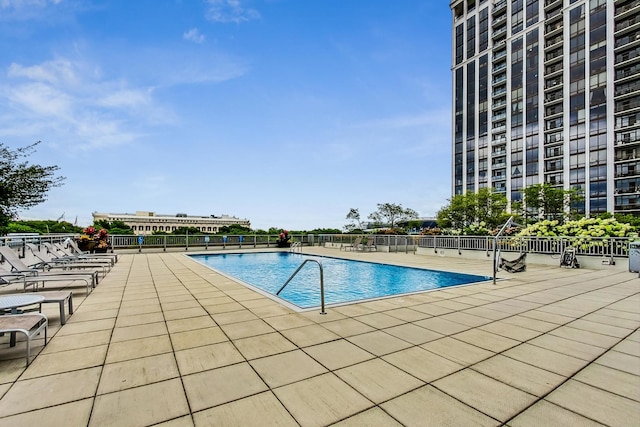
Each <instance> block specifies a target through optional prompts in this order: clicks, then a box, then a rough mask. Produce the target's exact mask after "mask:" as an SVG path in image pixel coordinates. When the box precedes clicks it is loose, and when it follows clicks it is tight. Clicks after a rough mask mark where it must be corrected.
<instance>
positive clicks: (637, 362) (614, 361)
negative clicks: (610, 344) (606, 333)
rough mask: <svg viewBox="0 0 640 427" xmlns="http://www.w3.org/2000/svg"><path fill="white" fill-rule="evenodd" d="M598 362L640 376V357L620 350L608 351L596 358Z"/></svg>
mask: <svg viewBox="0 0 640 427" xmlns="http://www.w3.org/2000/svg"><path fill="white" fill-rule="evenodd" d="M595 363H597V364H599V365H604V366H608V367H610V368H614V369H618V370H620V371H624V372H627V373H629V374H633V375H638V376H640V357H636V356H631V355H630V354H626V353H620V352H619V351H614V350H611V351H608V352H606V353H605V354H603V355H602V356H601V357H600V358H598V359H597V360H596V362H595Z"/></svg>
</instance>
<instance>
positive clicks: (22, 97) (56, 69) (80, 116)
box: [0, 58, 168, 149]
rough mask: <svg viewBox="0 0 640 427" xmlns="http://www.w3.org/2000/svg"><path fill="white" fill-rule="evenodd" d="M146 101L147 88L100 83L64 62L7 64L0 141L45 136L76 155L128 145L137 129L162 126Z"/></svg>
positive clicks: (1, 83) (0, 84)
mask: <svg viewBox="0 0 640 427" xmlns="http://www.w3.org/2000/svg"><path fill="white" fill-rule="evenodd" d="M151 95H152V89H150V88H135V87H133V88H132V87H129V86H128V84H127V83H126V82H123V81H112V80H108V79H103V78H101V73H100V72H97V73H96V72H95V69H94V68H93V67H88V66H87V64H83V63H81V62H74V61H71V60H69V59H66V58H58V59H55V60H52V61H45V62H43V63H40V64H35V65H29V66H26V65H22V64H17V63H12V64H11V65H10V66H9V67H8V69H7V72H6V78H5V79H2V78H0V101H1V100H2V99H5V100H6V101H7V102H4V103H3V102H0V105H2V104H6V105H7V106H8V108H7V109H5V110H3V111H0V113H1V114H0V129H2V130H0V135H16V134H22V135H25V136H33V137H35V138H40V136H41V135H42V134H47V135H49V136H50V137H51V138H55V137H56V136H57V137H59V138H60V139H61V140H62V141H64V143H65V144H67V145H70V146H73V148H78V149H90V148H94V147H100V146H110V145H114V144H126V143H131V142H133V141H135V140H136V139H137V138H138V137H139V136H140V135H141V134H142V132H141V131H140V130H139V129H140V128H141V127H142V125H141V124H144V123H148V122H152V121H154V120H155V121H163V120H160V119H158V116H162V115H163V111H162V109H160V108H158V107H157V106H155V105H153V99H152V96H151ZM154 118H155V119H154ZM164 121H168V117H165V118H164ZM29 132H31V133H29Z"/></svg>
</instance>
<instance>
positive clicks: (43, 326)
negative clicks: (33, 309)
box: [0, 313, 49, 366]
mask: <svg viewBox="0 0 640 427" xmlns="http://www.w3.org/2000/svg"><path fill="white" fill-rule="evenodd" d="M48 326H49V322H48V320H47V316H45V315H44V314H41V313H29V314H5V315H3V316H0V333H2V334H4V333H9V334H11V335H12V337H13V338H12V340H11V342H14V343H15V334H16V332H20V333H22V334H24V336H25V338H26V339H27V366H29V359H30V357H31V340H32V339H33V337H35V336H36V335H38V334H39V333H40V332H41V331H43V330H44V344H45V345H47V327H48Z"/></svg>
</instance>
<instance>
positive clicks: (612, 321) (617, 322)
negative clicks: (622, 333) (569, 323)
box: [583, 312, 640, 330]
mask: <svg viewBox="0 0 640 427" xmlns="http://www.w3.org/2000/svg"><path fill="white" fill-rule="evenodd" d="M583 319H584V320H588V321H591V322H597V323H601V324H604V325H611V326H619V327H621V328H625V329H630V330H634V329H636V328H637V327H639V326H640V321H638V320H629V319H622V318H620V317H614V316H607V315H604V314H599V312H597V313H592V314H589V315H587V316H584V317H583Z"/></svg>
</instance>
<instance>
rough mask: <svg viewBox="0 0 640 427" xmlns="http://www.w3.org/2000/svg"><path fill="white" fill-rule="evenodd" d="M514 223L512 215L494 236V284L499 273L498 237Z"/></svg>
mask: <svg viewBox="0 0 640 427" xmlns="http://www.w3.org/2000/svg"><path fill="white" fill-rule="evenodd" d="M511 224H513V217H510V218H509V219H508V220H507V222H505V223H504V225H503V226H502V228H501V229H500V231H498V234H496V235H495V237H494V238H493V284H494V285H495V284H496V274H497V273H498V259H497V258H498V237H500V236H501V235H502V233H503V232H504V230H506V229H507V227H509V225H511Z"/></svg>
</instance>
